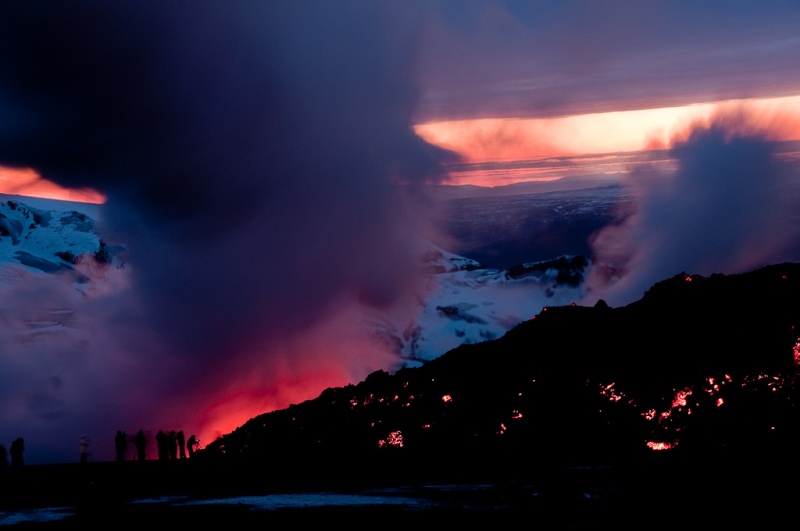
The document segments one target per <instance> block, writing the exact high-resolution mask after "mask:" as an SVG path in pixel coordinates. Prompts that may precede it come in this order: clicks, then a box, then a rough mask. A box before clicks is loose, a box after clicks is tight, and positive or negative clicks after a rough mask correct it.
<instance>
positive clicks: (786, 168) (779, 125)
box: [589, 106, 800, 306]
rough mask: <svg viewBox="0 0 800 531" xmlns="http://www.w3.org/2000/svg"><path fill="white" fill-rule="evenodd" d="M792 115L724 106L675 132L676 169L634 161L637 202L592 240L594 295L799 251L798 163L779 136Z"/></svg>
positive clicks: (613, 296)
mask: <svg viewBox="0 0 800 531" xmlns="http://www.w3.org/2000/svg"><path fill="white" fill-rule="evenodd" d="M789 125H790V124H788V123H787V121H786V117H784V116H782V115H780V114H775V113H768V114H763V113H754V112H753V111H752V110H750V109H748V107H747V106H734V107H726V108H723V109H721V110H720V111H719V112H718V113H717V114H716V115H715V116H713V117H712V118H711V120H709V121H708V122H700V123H693V124H690V126H689V127H687V129H686V131H685V132H684V133H681V134H679V135H676V137H675V138H674V139H673V142H672V147H671V148H670V150H669V155H670V157H671V158H672V159H673V160H674V162H675V164H676V169H675V170H674V171H650V172H648V171H637V172H635V173H633V174H632V175H631V178H630V181H629V184H630V188H631V190H632V191H633V192H634V196H635V197H636V198H637V207H636V211H635V212H633V213H632V214H631V215H630V216H629V217H627V218H626V220H625V221H624V222H623V223H622V224H619V225H613V226H608V227H606V228H604V229H602V230H601V231H599V232H598V233H596V234H595V235H594V237H593V240H592V242H591V243H592V247H593V249H594V254H595V259H596V261H597V263H598V267H596V268H595V269H594V272H593V277H592V278H591V279H590V282H589V286H590V290H591V297H592V299H593V300H597V299H599V298H603V299H604V300H605V301H606V302H608V303H609V304H611V305H613V306H617V305H624V304H627V303H629V302H632V301H633V300H636V299H638V298H640V297H641V296H642V295H643V294H644V292H645V291H646V290H647V289H649V288H650V287H651V286H652V285H653V284H654V283H655V282H658V281H660V280H663V279H665V278H669V277H672V276H674V275H676V274H680V273H686V274H700V275H710V274H713V273H724V274H735V273H741V272H745V271H748V270H752V269H755V268H758V267H761V266H763V265H767V264H770V263H778V262H783V261H789V260H797V259H798V258H800V245H799V244H800V218H798V215H797V212H798V206H800V195H798V190H799V189H798V183H797V171H798V170H797V165H796V163H794V162H793V161H792V158H791V157H785V156H783V153H782V152H783V151H785V150H783V149H782V147H784V144H782V143H780V142H776V141H775V140H774V138H775V137H780V136H782V135H783V132H784V131H785V130H786V128H787V127H789Z"/></svg>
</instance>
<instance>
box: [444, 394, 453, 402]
mask: <svg viewBox="0 0 800 531" xmlns="http://www.w3.org/2000/svg"><path fill="white" fill-rule="evenodd" d="M452 400H453V397H452V396H450V395H444V396H443V397H442V402H451V401H452Z"/></svg>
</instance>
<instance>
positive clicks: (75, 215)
mask: <svg viewBox="0 0 800 531" xmlns="http://www.w3.org/2000/svg"><path fill="white" fill-rule="evenodd" d="M11 197H13V196H3V195H0V264H2V265H3V266H11V267H12V268H13V269H15V270H20V269H21V270H24V271H28V272H44V273H55V272H59V271H67V270H71V271H78V270H79V269H80V264H81V262H83V261H86V260H93V261H94V262H97V263H111V262H113V261H114V257H115V251H116V249H114V248H111V247H108V246H106V244H105V243H104V242H103V240H102V238H101V236H100V234H99V233H98V231H97V230H96V228H95V220H94V219H93V218H92V217H91V216H90V215H89V214H88V213H87V211H91V210H92V206H93V205H86V207H85V208H83V207H82V206H81V204H80V203H68V202H61V201H47V202H44V201H42V200H34V201H31V203H34V202H35V203H39V204H40V205H41V206H40V207H34V206H31V204H29V202H28V201H27V199H25V198H23V200H22V201H20V200H16V199H11ZM23 201H25V202H23ZM74 208H79V209H80V210H77V209H74ZM3 269H4V270H7V269H8V267H3Z"/></svg>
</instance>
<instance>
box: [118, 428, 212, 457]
mask: <svg viewBox="0 0 800 531" xmlns="http://www.w3.org/2000/svg"><path fill="white" fill-rule="evenodd" d="M127 443H128V436H127V434H126V433H125V432H124V431H117V435H116V436H115V437H114V445H115V449H116V460H117V461H124V460H125V452H126V450H127ZM133 443H134V446H135V447H136V459H137V461H144V460H145V459H147V438H146V437H145V434H144V430H139V431H138V432H137V433H136V435H135V436H134V438H133ZM199 444H200V441H199V440H198V439H197V437H196V436H195V435H191V436H189V439H188V440H187V439H185V436H184V433H183V430H178V431H175V430H171V431H170V432H169V433H167V432H165V431H164V430H158V433H157V434H156V447H157V450H158V459H159V460H162V461H164V460H170V459H186V458H187V457H192V456H193V455H194V453H195V452H196V451H197V447H198V445H199Z"/></svg>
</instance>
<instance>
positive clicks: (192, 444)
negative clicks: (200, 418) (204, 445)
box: [186, 434, 200, 457]
mask: <svg viewBox="0 0 800 531" xmlns="http://www.w3.org/2000/svg"><path fill="white" fill-rule="evenodd" d="M198 444H200V441H198V440H197V437H195V436H194V434H192V435H190V436H189V440H188V441H186V448H187V449H188V450H189V457H192V456H193V455H194V451H195V450H197V445H198Z"/></svg>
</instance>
